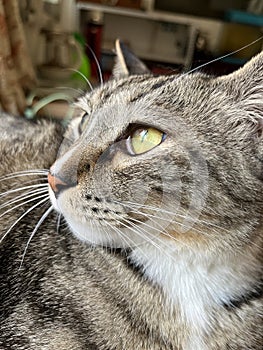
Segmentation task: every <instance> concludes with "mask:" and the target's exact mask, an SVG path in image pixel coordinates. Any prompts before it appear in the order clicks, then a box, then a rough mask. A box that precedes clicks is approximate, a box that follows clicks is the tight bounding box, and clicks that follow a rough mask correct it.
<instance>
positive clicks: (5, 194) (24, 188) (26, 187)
mask: <svg viewBox="0 0 263 350" xmlns="http://www.w3.org/2000/svg"><path fill="white" fill-rule="evenodd" d="M40 187H46V188H48V184H47V183H41V184H36V185H30V186H23V187H19V188H15V189H13V190H8V191H6V192H2V193H0V198H1V197H4V196H7V195H9V194H11V193H15V192H20V191H23V190H28V189H30V188H40Z"/></svg>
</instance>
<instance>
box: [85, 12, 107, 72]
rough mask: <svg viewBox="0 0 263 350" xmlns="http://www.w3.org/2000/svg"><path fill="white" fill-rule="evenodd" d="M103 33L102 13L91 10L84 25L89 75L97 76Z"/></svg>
mask: <svg viewBox="0 0 263 350" xmlns="http://www.w3.org/2000/svg"><path fill="white" fill-rule="evenodd" d="M102 34H103V14H102V13H101V12H99V11H91V12H90V14H89V19H88V22H87V27H86V41H87V47H86V54H87V56H88V57H89V60H90V65H91V75H92V76H93V77H97V76H98V75H99V74H98V72H99V67H98V65H101V43H102Z"/></svg>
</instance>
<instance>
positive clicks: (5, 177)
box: [0, 173, 48, 182]
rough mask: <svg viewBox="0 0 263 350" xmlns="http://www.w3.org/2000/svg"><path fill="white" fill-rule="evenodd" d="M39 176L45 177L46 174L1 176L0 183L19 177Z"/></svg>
mask: <svg viewBox="0 0 263 350" xmlns="http://www.w3.org/2000/svg"><path fill="white" fill-rule="evenodd" d="M40 175H45V176H47V175H48V174H47V173H26V174H17V175H10V176H8V175H7V176H3V177H2V178H0V181H1V182H2V181H6V180H10V179H16V178H19V177H25V176H31V177H34V176H40Z"/></svg>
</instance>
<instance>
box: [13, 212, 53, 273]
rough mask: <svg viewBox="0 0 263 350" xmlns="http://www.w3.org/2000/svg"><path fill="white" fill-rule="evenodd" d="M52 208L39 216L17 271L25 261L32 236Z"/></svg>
mask: <svg viewBox="0 0 263 350" xmlns="http://www.w3.org/2000/svg"><path fill="white" fill-rule="evenodd" d="M53 209H54V208H53V206H51V207H49V208H48V210H46V211H45V213H44V214H43V215H42V216H41V218H40V219H39V221H38V223H37V224H36V226H35V228H34V230H33V231H32V233H31V235H30V237H29V239H28V241H27V243H26V246H25V249H24V252H23V255H22V259H21V263H20V267H19V269H18V271H19V270H20V269H21V268H22V265H23V262H24V259H25V256H26V252H27V250H28V247H29V244H30V242H31V240H32V239H33V237H34V235H35V234H36V232H37V230H38V229H39V227H40V226H41V224H42V223H43V222H44V221H45V219H46V218H47V217H48V215H49V214H50V213H51V211H52V210H53Z"/></svg>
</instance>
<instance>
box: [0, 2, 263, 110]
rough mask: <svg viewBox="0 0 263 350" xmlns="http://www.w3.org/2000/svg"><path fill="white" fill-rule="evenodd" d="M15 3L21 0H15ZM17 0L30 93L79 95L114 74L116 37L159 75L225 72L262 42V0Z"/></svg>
mask: <svg viewBox="0 0 263 350" xmlns="http://www.w3.org/2000/svg"><path fill="white" fill-rule="evenodd" d="M1 2H2V1H1V0H0V11H1ZM12 2H17V0H9V1H8V3H9V4H11V3H12ZM5 3H7V2H5ZM17 4H18V5H17V6H18V8H19V10H18V11H19V19H17V20H21V23H22V27H23V31H24V35H25V50H27V53H28V57H29V60H31V64H32V69H33V71H34V74H35V75H34V77H33V78H32V74H31V83H32V84H31V85H30V84H24V85H26V88H23V89H24V91H25V94H27V93H28V91H31V92H32V91H33V92H34V98H35V96H38V98H40V97H43V96H48V95H50V94H52V93H55V92H56V93H57V92H58V90H59V93H60V94H61V99H62V97H63V95H64V94H70V95H72V98H74V97H75V96H77V95H78V94H79V93H80V91H82V90H85V89H88V88H91V85H92V86H95V85H97V84H100V83H101V81H102V80H103V81H105V80H107V79H109V77H110V75H111V71H112V67H113V64H114V42H115V40H116V39H117V38H119V39H121V40H122V41H123V42H124V43H126V45H127V46H129V47H130V48H131V50H132V51H133V52H134V53H135V54H137V55H138V56H139V57H140V58H141V59H142V60H144V61H145V63H146V64H147V65H148V67H149V68H150V69H151V70H152V72H153V73H156V74H159V73H164V74H171V73H177V72H178V73H179V72H182V71H189V70H191V69H194V68H196V67H199V66H202V67H201V70H202V71H205V72H207V73H209V74H214V75H222V74H226V73H229V72H231V71H233V70H235V69H237V68H238V67H240V66H241V65H243V64H244V63H245V62H246V61H247V60H249V59H250V58H251V57H252V56H253V55H255V54H256V53H257V52H259V51H261V49H262V40H260V38H261V36H262V29H263V0H196V1H190V0H92V1H84V0H81V1H79V0H19V1H18V2H17ZM9 11H10V10H9ZM6 12H8V10H6ZM0 15H1V12H0ZM6 15H7V13H6ZM7 17H8V16H7ZM7 27H8V26H7ZM9 27H10V26H9ZM11 46H12V45H11ZM13 46H14V45H13ZM0 49H1V44H0ZM13 51H14V49H12V50H11V52H12V54H13ZM0 55H1V50H0ZM211 61H213V62H211ZM208 62H211V63H209V64H206V63H208ZM27 65H29V63H27ZM0 69H1V67H0ZM0 73H1V72H0ZM0 95H1V86H0ZM34 98H33V99H34ZM33 99H32V101H33ZM0 102H1V99H0ZM27 103H28V101H27Z"/></svg>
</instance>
